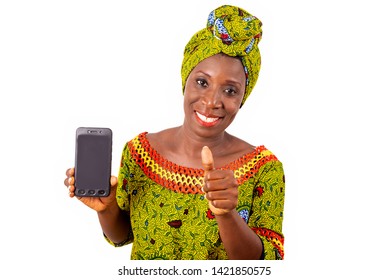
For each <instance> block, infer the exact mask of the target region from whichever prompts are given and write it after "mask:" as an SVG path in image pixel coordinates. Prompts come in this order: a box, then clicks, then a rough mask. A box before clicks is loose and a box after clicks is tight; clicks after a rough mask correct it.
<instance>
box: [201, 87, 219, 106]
mask: <svg viewBox="0 0 389 280" xmlns="http://www.w3.org/2000/svg"><path fill="white" fill-rule="evenodd" d="M203 103H204V104H205V105H207V106H208V107H212V108H219V107H221V104H222V102H221V94H220V92H218V91H217V90H214V89H210V90H208V91H207V92H206V93H205V94H204V96H203Z"/></svg>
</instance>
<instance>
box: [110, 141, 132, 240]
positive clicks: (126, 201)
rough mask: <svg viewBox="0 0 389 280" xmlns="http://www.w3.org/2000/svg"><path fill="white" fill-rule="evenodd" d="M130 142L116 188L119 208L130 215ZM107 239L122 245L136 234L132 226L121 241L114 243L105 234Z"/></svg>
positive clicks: (122, 160)
mask: <svg viewBox="0 0 389 280" xmlns="http://www.w3.org/2000/svg"><path fill="white" fill-rule="evenodd" d="M128 146H129V145H128V143H127V144H126V145H125V147H124V148H123V152H122V157H121V161H120V168H119V176H118V186H117V189H116V201H117V203H118V206H119V208H120V209H121V210H122V211H124V212H125V213H126V214H127V215H128V216H130V194H129V178H130V176H132V174H133V173H132V171H131V170H132V167H131V166H132V163H133V162H132V157H131V153H130V150H129V147H128ZM104 237H105V239H106V240H107V241H108V243H110V244H111V245H113V246H115V247H121V246H124V245H127V244H130V243H132V242H133V240H134V235H133V232H132V228H131V226H130V228H129V229H128V236H127V239H125V240H124V241H122V242H120V243H114V242H112V241H111V240H109V239H108V238H107V236H105V235H104Z"/></svg>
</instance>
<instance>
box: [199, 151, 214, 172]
mask: <svg viewBox="0 0 389 280" xmlns="http://www.w3.org/2000/svg"><path fill="white" fill-rule="evenodd" d="M201 162H202V164H203V168H204V171H205V173H207V171H211V170H214V169H215V166H214V162H213V155H212V152H211V150H210V149H209V148H208V147H207V146H204V147H203V149H202V150H201Z"/></svg>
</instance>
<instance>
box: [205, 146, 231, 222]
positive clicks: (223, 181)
mask: <svg viewBox="0 0 389 280" xmlns="http://www.w3.org/2000/svg"><path fill="white" fill-rule="evenodd" d="M201 159H202V163H203V167H204V186H203V191H204V192H205V197H206V199H207V200H208V202H209V208H210V210H211V211H212V213H213V214H214V215H216V216H218V215H224V214H227V213H229V212H231V211H232V210H234V209H235V208H236V206H237V205H238V182H237V181H236V179H235V177H234V173H233V171H232V170H215V167H214V162H213V156H212V152H211V150H210V149H209V148H208V147H206V146H205V147H204V148H203V150H202V152H201Z"/></svg>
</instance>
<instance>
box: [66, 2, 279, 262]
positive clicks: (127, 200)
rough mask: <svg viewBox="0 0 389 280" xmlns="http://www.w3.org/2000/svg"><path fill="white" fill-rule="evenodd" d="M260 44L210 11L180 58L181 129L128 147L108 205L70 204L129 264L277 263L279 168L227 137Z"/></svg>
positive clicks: (242, 21)
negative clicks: (90, 212) (94, 222)
mask: <svg viewBox="0 0 389 280" xmlns="http://www.w3.org/2000/svg"><path fill="white" fill-rule="evenodd" d="M261 35H262V31H261V22H260V21H259V20H258V19H257V18H255V17H254V16H252V15H250V14H249V13H247V12H246V11H244V10H243V9H240V8H238V7H234V6H222V7H219V8H217V9H216V10H214V11H212V12H211V14H210V15H209V17H208V21H207V27H206V28H204V29H202V30H200V31H199V32H197V33H196V34H195V35H194V36H193V37H192V39H191V40H190V41H189V43H188V44H187V46H186V48H185V52H184V59H183V64H182V85H183V92H184V112H185V118H184V122H183V124H182V125H181V126H179V127H174V128H169V129H166V130H163V131H160V132H158V133H146V132H144V133H141V134H139V135H138V136H137V137H135V138H134V139H132V140H131V141H129V142H128V143H127V144H126V145H125V147H124V150H123V153H122V159H121V166H120V171H119V176H118V178H116V177H114V176H112V178H111V188H112V191H111V194H110V196H109V197H107V198H86V197H83V198H79V199H80V200H81V201H82V202H83V203H84V204H86V205H87V206H89V207H91V208H92V209H94V210H96V211H97V213H98V217H99V221H100V224H101V227H102V230H103V232H104V234H105V237H106V239H107V241H108V242H110V243H111V244H112V245H114V246H123V245H125V244H129V243H132V244H133V247H132V254H131V258H132V259H282V258H283V255H284V251H283V235H282V233H281V231H282V219H283V205H284V174H283V169H282V164H281V162H280V161H278V160H277V158H276V157H275V156H274V155H273V154H272V153H271V152H270V151H268V150H267V149H266V148H265V147H264V146H260V147H255V146H252V145H250V144H248V143H247V142H245V141H243V140H241V139H239V138H237V137H235V136H232V135H230V134H228V133H227V132H226V129H227V127H228V126H229V125H230V124H231V123H232V121H233V120H234V118H235V116H236V114H237V113H238V111H239V109H240V108H241V107H242V105H243V104H244V102H245V101H246V99H247V97H248V96H249V95H250V93H251V91H252V89H253V87H254V85H255V83H256V81H257V78H258V73H259V69H260V63H261V58H260V53H259V50H258V46H257V44H258V42H259V40H260V39H261ZM73 175H74V169H73V168H72V169H69V170H68V171H67V178H66V179H65V185H67V186H68V188H69V195H70V197H73V196H74V189H75V188H74V177H73Z"/></svg>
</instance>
